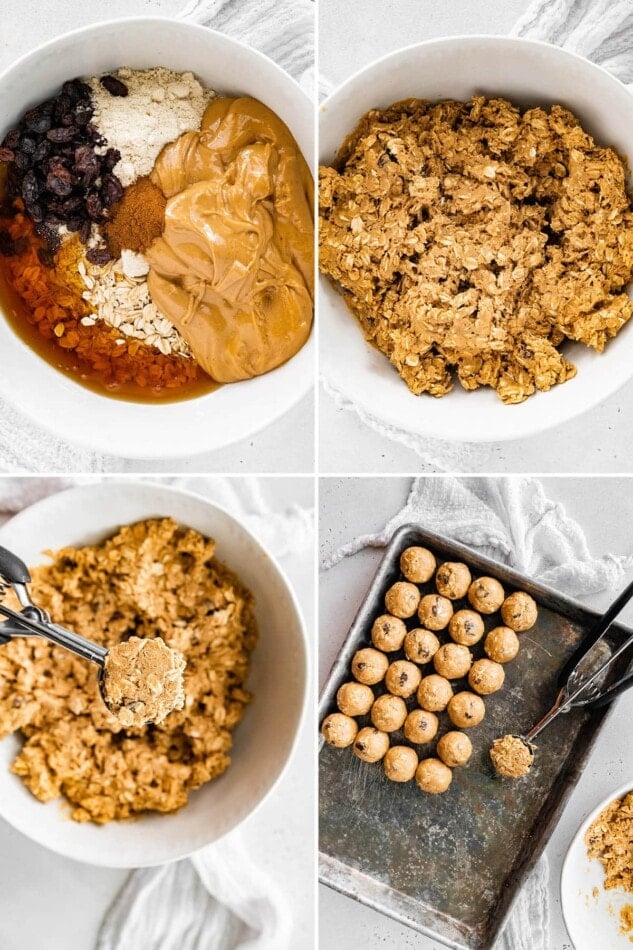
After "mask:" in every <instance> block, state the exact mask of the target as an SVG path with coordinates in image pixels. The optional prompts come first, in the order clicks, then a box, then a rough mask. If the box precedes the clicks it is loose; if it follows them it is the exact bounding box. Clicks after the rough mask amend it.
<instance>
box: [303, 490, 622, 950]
mask: <svg viewBox="0 0 633 950" xmlns="http://www.w3.org/2000/svg"><path fill="white" fill-rule="evenodd" d="M409 522H413V523H418V524H420V525H422V526H423V527H424V528H427V529H428V530H430V531H435V532H437V533H438V534H443V535H446V536H447V537H449V538H452V539H453V540H455V541H459V542H462V543H463V544H467V545H469V546H470V547H472V548H475V549H476V550H477V551H479V552H480V553H481V554H485V555H487V556H489V557H492V558H495V559H496V560H498V561H502V562H504V563H505V564H508V565H509V566H511V567H513V568H515V569H517V570H519V571H522V572H524V573H526V574H528V575H529V576H530V577H534V578H535V579H537V580H539V581H541V582H543V583H545V584H548V585H550V586H552V587H554V588H556V589H558V590H560V591H562V592H563V593H565V594H568V595H572V596H574V595H583V596H585V595H587V594H590V593H595V592H597V591H602V590H607V589H612V588H616V587H621V586H623V582H624V578H625V575H626V573H627V572H629V571H631V570H633V556H620V555H613V554H607V555H604V556H602V557H597V558H596V557H594V556H593V555H592V554H591V552H590V550H589V548H588V545H587V541H586V538H585V535H584V532H583V530H582V528H581V527H580V525H579V524H578V523H577V522H575V521H574V520H573V519H572V518H569V517H568V516H567V515H566V514H565V511H564V509H563V508H562V507H561V505H559V504H557V503H555V502H553V501H551V500H550V499H549V498H547V496H546V494H545V492H544V490H543V486H542V484H541V482H539V481H538V480H537V479H535V478H525V477H524V478H519V477H517V478H483V477H482V478H477V477H464V478H449V477H441V478H429V477H427V478H416V479H414V480H413V483H412V486H411V490H410V492H409V497H408V499H407V502H406V504H405V506H404V507H403V508H402V509H401V510H400V511H399V512H397V514H395V515H394V516H393V518H391V519H390V520H389V521H388V523H387V524H386V525H385V527H384V529H383V530H382V531H380V532H378V533H376V534H366V535H361V536H360V537H357V538H354V539H353V540H351V541H350V542H349V543H348V544H345V545H343V546H342V547H340V548H338V549H337V550H332V549H331V548H329V549H328V548H327V545H326V548H325V553H324V557H323V560H322V567H323V568H324V569H326V570H327V569H328V568H330V567H332V566H333V565H334V564H336V563H337V562H338V561H340V560H342V559H343V558H345V557H351V556H352V555H354V554H355V553H356V552H357V551H360V550H361V549H362V548H365V547H368V546H371V547H383V546H384V545H386V544H387V543H388V542H389V540H390V538H391V537H392V535H393V533H394V532H395V530H396V529H397V528H398V527H400V525H403V524H407V523H409ZM548 878H549V874H548V865H547V858H546V856H545V855H543V856H542V857H541V859H540V860H539V862H538V863H537V865H536V867H535V868H534V870H533V871H532V873H531V875H530V877H529V878H528V880H527V882H526V884H525V886H524V887H523V888H522V890H521V892H520V895H519V898H518V900H517V903H516V905H515V908H514V910H513V912H512V915H511V917H510V920H509V922H508V924H507V926H506V928H505V930H504V932H503V934H502V935H501V936H500V938H499V940H498V942H497V944H496V947H497V950H550V944H549V939H548V928H549V898H548Z"/></svg>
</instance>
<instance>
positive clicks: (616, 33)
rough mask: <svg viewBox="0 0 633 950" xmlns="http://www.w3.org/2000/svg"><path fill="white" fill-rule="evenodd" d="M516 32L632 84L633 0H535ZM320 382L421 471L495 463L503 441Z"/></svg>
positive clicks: (324, 85)
mask: <svg viewBox="0 0 633 950" xmlns="http://www.w3.org/2000/svg"><path fill="white" fill-rule="evenodd" d="M512 35H513V36H520V37H523V38H524V39H534V40H544V41H546V42H550V43H554V44H555V45H556V46H562V47H564V48H565V49H569V50H570V51H572V52H575V53H579V54H580V55H582V56H584V57H586V58H587V59H590V60H592V61H593V62H595V63H598V64H599V65H601V66H604V67H605V68H606V69H608V70H611V71H612V72H613V73H614V74H615V75H616V76H617V77H618V78H619V79H621V80H622V82H625V83H633V47H632V45H631V36H632V35H633V2H632V0H534V2H533V3H531V4H530V5H529V6H528V8H527V10H526V12H525V14H523V16H522V17H521V18H520V20H519V21H518V22H517V23H516V24H515V27H514V29H513V30H512ZM319 85H320V89H321V91H322V92H324V93H329V92H330V91H331V83H330V82H329V80H328V77H327V76H324V77H322V78H321V81H320V84H319ZM321 384H322V386H323V389H324V390H325V392H326V393H327V394H328V395H329V396H330V397H331V399H333V401H334V403H335V404H336V406H337V407H338V408H339V409H345V410H347V411H351V412H354V413H355V414H356V416H357V417H358V418H359V419H360V420H361V422H363V423H364V424H365V425H366V426H369V427H370V428H371V429H373V430H374V431H375V432H377V433H378V434H379V435H381V436H382V437H383V438H386V439H391V440H392V441H393V442H398V443H399V444H400V445H403V446H405V447H406V448H408V449H411V450H412V451H414V452H415V453H416V454H417V455H418V456H419V459H420V463H419V469H420V471H422V472H438V471H439V472H475V471H480V472H482V471H483V472H485V471H490V470H491V468H492V466H491V465H490V463H491V462H492V461H493V460H494V459H495V458H496V457H498V455H499V452H500V451H502V449H503V446H502V445H500V444H498V443H487V442H481V443H472V442H446V441H444V440H442V439H434V438H429V437H427V436H420V435H417V434H416V433H413V432H410V431H408V430H406V429H403V428H400V427H398V426H393V425H389V424H387V423H385V422H383V421H382V420H381V419H379V418H378V417H377V416H376V415H374V414H373V413H371V412H367V411H366V410H365V409H363V408H362V407H360V406H359V405H358V404H357V403H356V402H355V401H354V399H353V398H350V396H349V395H347V394H345V393H343V392H342V391H341V390H340V389H339V388H338V387H336V386H334V385H333V384H332V382H331V380H326V379H325V378H324V377H321ZM449 398H450V397H449Z"/></svg>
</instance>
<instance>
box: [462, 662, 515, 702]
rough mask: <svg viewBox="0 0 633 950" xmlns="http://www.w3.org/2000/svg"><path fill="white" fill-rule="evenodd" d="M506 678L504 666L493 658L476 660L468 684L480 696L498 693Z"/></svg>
mask: <svg viewBox="0 0 633 950" xmlns="http://www.w3.org/2000/svg"><path fill="white" fill-rule="evenodd" d="M505 678H506V674H505V673H504V670H503V667H502V666H501V664H500V663H495V662H494V661H493V660H476V661H475V662H474V663H473V665H472V667H471V669H470V673H469V674H468V685H469V686H470V688H471V689H474V690H475V692H476V693H479V694H480V696H489V695H490V693H496V692H497V690H498V689H501V687H502V686H503V681H504V679H505Z"/></svg>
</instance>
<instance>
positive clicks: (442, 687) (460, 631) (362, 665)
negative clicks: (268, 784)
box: [322, 547, 537, 793]
mask: <svg viewBox="0 0 633 950" xmlns="http://www.w3.org/2000/svg"><path fill="white" fill-rule="evenodd" d="M400 567H401V571H402V573H403V575H404V577H405V578H406V581H399V582H397V583H396V584H394V585H393V586H392V587H390V588H389V590H388V591H387V593H386V595H385V606H386V608H387V610H388V611H389V613H387V614H384V615H382V616H381V617H378V618H377V620H376V621H375V622H374V624H373V627H372V634H371V636H372V643H373V647H365V648H363V649H360V650H358V651H357V652H356V654H355V655H354V657H353V660H352V674H353V676H354V681H352V682H348V683H344V684H343V685H342V686H341V687H340V689H339V690H338V693H337V705H338V709H339V712H338V713H332V714H331V715H330V716H328V717H327V718H326V719H325V720H324V722H323V724H322V733H323V736H324V738H325V739H326V741H327V742H329V743H330V744H331V745H333V746H336V747H338V748H345V747H347V746H350V745H352V744H353V746H354V753H355V754H356V755H357V756H358V757H359V758H360V759H362V760H364V761H366V762H378V761H380V760H382V761H383V768H384V771H385V774H386V776H387V778H389V779H391V780H392V781H396V782H406V781H409V780H410V779H412V778H413V777H414V775H415V778H416V781H417V783H418V785H419V787H420V788H421V790H422V791H425V792H429V793H439V792H444V791H446V789H447V788H448V787H449V785H450V783H451V780H452V772H451V769H452V768H455V767H457V766H460V765H465V764H466V763H467V762H468V761H469V759H470V756H471V754H472V743H471V741H470V739H469V737H468V736H467V735H466V734H465V733H463V732H460V731H450V732H447V733H446V734H445V735H443V736H442V737H441V738H440V740H439V741H438V743H437V749H436V753H437V758H435V757H432V758H427V759H423V760H422V761H420V762H419V761H418V756H417V754H416V752H415V751H414V749H412V748H410V747H409V746H404V745H394V746H391V744H390V733H392V732H395V731H397V730H399V729H403V731H404V736H405V738H406V739H407V740H408V741H409V742H412V743H414V744H420V745H421V744H425V743H428V742H430V741H432V740H433V739H434V738H435V736H436V734H437V731H438V728H439V719H438V716H437V715H436V714H437V713H439V712H443V711H444V710H446V712H447V714H448V717H449V719H450V721H451V723H452V725H453V726H456V727H458V729H465V728H472V727H473V726H476V725H478V724H479V723H480V722H481V721H482V719H483V718H484V715H485V705H484V702H483V700H482V699H481V696H482V695H488V694H490V693H493V692H496V691H497V690H498V689H500V688H501V686H502V685H503V682H504V679H505V674H504V670H503V666H502V664H503V663H507V662H509V661H510V660H512V659H514V657H516V655H517V653H518V650H519V640H518V637H517V635H516V634H517V632H521V631H523V630H527V629H529V628H530V627H531V626H533V624H534V623H535V622H536V616H537V611H536V604H535V603H534V600H533V599H532V598H531V597H530V596H529V595H528V594H526V593H524V592H522V591H519V592H516V593H514V594H511V595H510V596H509V597H506V596H505V592H504V590H503V587H502V585H501V584H500V583H499V581H497V580H496V579H495V578H492V577H481V578H478V579H477V580H475V581H473V579H472V577H471V574H470V571H469V569H468V567H467V566H466V565H465V564H462V563H457V562H445V563H444V564H442V565H441V566H440V567H439V568H437V570H436V560H435V557H434V555H433V554H432V553H431V552H430V551H428V550H427V549H426V548H421V547H411V548H407V549H406V550H405V551H404V552H403V554H402V556H401V558H400ZM434 574H435V587H436V590H437V593H436V594H427V595H426V596H424V597H422V596H421V594H420V591H419V590H418V588H417V586H416V584H421V583H427V582H428V581H429V580H431V578H432V577H433V575H434ZM465 597H467V598H468V601H469V603H470V605H471V607H473V608H475V609H463V610H458V611H454V607H453V601H455V600H459V599H462V598H465ZM498 610H500V611H501V616H502V619H503V621H504V626H498V627H495V628H494V629H492V630H491V631H490V632H489V633H488V635H487V637H486V639H485V643H484V651H485V653H486V654H487V659H486V658H482V659H480V660H475V661H474V662H473V657H472V654H471V652H470V650H469V649H468V647H469V646H473V645H474V644H476V643H478V642H479V641H480V640H481V639H482V637H483V636H484V632H485V628H484V622H483V619H482V616H481V614H493V613H495V612H496V611H498ZM416 612H417V615H418V619H419V620H420V622H421V623H422V624H423V626H422V627H419V628H415V629H412V630H409V631H407V628H406V626H405V623H404V620H405V619H409V618H411V617H413V616H414V615H415V613H416ZM446 628H448V634H449V636H450V638H451V640H450V642H447V643H445V644H441V643H440V640H439V638H438V636H437V633H438V632H440V631H443V630H445V629H446ZM402 649H403V650H404V653H405V656H406V657H407V659H406V660H395V661H393V662H390V661H389V659H388V657H387V656H386V655H385V654H386V653H393V652H396V651H399V650H402ZM431 661H433V666H434V668H435V673H434V674H431V675H428V676H425V677H423V676H422V672H421V670H420V668H419V667H420V666H424V665H425V664H427V663H430V662H431ZM466 676H467V677H468V683H469V685H470V687H471V689H472V690H473V692H469V691H461V692H458V693H454V692H453V687H452V685H451V681H452V680H457V679H461V678H463V677H466ZM383 681H384V685H385V687H386V688H387V693H385V694H383V695H381V696H379V697H378V698H375V697H374V693H373V690H372V689H371V687H372V686H375V685H377V684H378V683H381V682H383ZM414 693H415V694H416V698H417V702H418V705H419V707H420V708H417V709H413V710H411V711H410V712H408V710H407V706H406V705H405V702H404V700H405V699H406V698H408V697H410V696H412V695H413V694H414ZM368 713H369V715H370V718H371V722H372V725H371V726H366V727H364V728H362V729H360V730H359V727H358V723H357V722H356V718H355V717H358V716H364V715H367V714H368Z"/></svg>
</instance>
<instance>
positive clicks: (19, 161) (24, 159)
mask: <svg viewBox="0 0 633 950" xmlns="http://www.w3.org/2000/svg"><path fill="white" fill-rule="evenodd" d="M15 167H16V168H18V169H19V170H20V171H21V172H24V171H26V170H27V168H30V167H31V156H30V155H27V154H26V152H23V151H22V150H21V149H20V150H19V151H17V152H16V153H15Z"/></svg>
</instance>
